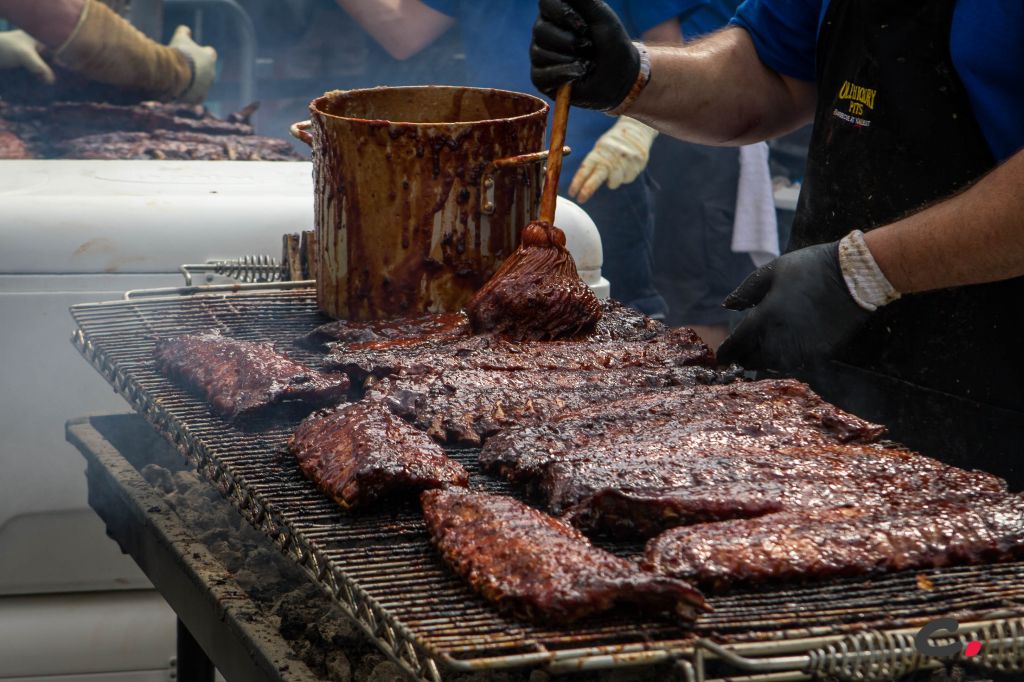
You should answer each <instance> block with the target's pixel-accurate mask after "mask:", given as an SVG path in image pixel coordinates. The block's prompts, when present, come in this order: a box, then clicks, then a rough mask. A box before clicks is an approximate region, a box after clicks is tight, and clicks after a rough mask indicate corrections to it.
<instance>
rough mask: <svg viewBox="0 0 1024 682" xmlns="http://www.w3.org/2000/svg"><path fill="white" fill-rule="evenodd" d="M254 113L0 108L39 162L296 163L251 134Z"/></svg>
mask: <svg viewBox="0 0 1024 682" xmlns="http://www.w3.org/2000/svg"><path fill="white" fill-rule="evenodd" d="M51 99H52V98H51ZM255 109H256V105H255V104H253V105H250V106H248V107H246V108H245V109H243V110H242V111H241V112H239V113H237V114H231V115H230V116H228V117H227V119H226V120H224V119H220V118H217V117H215V116H213V115H212V114H210V112H209V110H207V109H206V108H205V107H202V106H191V105H184V104H165V103H158V102H142V103H139V104H132V105H117V104H107V103H102V102H52V101H47V102H46V104H45V105H31V104H10V103H4V102H0V122H6V125H9V126H10V130H11V131H12V132H14V133H16V134H17V136H18V137H19V138H21V139H22V140H23V141H24V143H25V145H27V147H28V150H29V152H30V153H32V154H33V155H35V156H36V157H38V158H72V159H75V158H77V159H185V160H201V161H209V160H235V159H237V160H242V161H250V160H262V161H296V160H301V159H302V156H301V155H299V154H297V153H296V152H295V150H294V149H292V147H291V146H290V145H289V144H288V143H287V142H286V141H284V140H279V139H276V138H270V137H260V136H257V135H254V134H253V133H254V129H253V126H252V124H251V123H250V121H249V117H250V116H251V115H252V113H253V111H255Z"/></svg>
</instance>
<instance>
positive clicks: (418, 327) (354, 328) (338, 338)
mask: <svg viewBox="0 0 1024 682" xmlns="http://www.w3.org/2000/svg"><path fill="white" fill-rule="evenodd" d="M469 334H470V329H469V320H467V319H466V316H465V315H464V314H463V313H431V314H429V315H420V316H418V317H400V318H396V319H392V320H370V321H368V322H359V321H355V320H335V321H334V322H328V323H327V324H322V325H320V326H319V327H317V328H316V329H314V330H313V331H311V332H310V333H308V334H306V335H305V336H302V337H300V338H299V339H297V341H298V343H301V344H302V345H307V346H312V347H315V348H324V347H327V344H329V343H332V342H335V343H341V344H343V346H342V347H343V348H346V347H347V348H350V349H351V350H391V349H398V348H407V347H415V345H417V344H423V343H437V342H440V341H446V340H451V339H462V338H465V337H468V336H469ZM353 344H354V345H353Z"/></svg>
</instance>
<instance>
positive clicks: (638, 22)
mask: <svg viewBox="0 0 1024 682" xmlns="http://www.w3.org/2000/svg"><path fill="white" fill-rule="evenodd" d="M707 3H708V0H634V1H633V2H628V3H627V5H626V7H625V12H624V14H625V16H622V17H621V18H622V19H623V21H625V23H626V24H627V28H629V30H630V33H632V35H633V37H634V38H639V37H640V34H641V33H643V32H644V31H647V30H648V29H652V28H654V27H655V26H657V25H658V24H661V23H664V22H665V21H668V20H669V19H672V18H674V17H678V16H680V15H683V14H686V13H687V12H690V11H692V10H694V9H695V8H697V7H699V6H700V5H705V4H707ZM612 8H613V9H615V6H614V4H613V5H612Z"/></svg>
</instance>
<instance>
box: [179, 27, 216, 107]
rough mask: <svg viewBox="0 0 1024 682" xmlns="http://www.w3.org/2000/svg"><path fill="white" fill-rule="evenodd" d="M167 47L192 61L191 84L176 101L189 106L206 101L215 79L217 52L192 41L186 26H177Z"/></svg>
mask: <svg viewBox="0 0 1024 682" xmlns="http://www.w3.org/2000/svg"><path fill="white" fill-rule="evenodd" d="M167 46H168V47H173V48H174V49H176V50H178V51H180V52H182V53H183V54H184V55H185V56H186V57H188V58H189V59H191V60H192V68H193V76H192V84H191V85H190V86H189V87H188V89H187V90H185V92H183V93H182V94H181V95H180V96H179V97H178V99H179V100H181V101H182V102H188V103H190V104H199V103H200V102H202V101H203V100H204V99H206V93H208V92H209V91H210V86H211V85H213V80H214V78H216V77H217V51H216V50H215V49H213V48H212V47H203V46H201V45H199V44H198V43H196V41H194V40H192V30H191V29H190V28H189V27H188V26H179V27H178V28H177V29H176V30H175V31H174V36H172V37H171V42H170V43H168V44H167Z"/></svg>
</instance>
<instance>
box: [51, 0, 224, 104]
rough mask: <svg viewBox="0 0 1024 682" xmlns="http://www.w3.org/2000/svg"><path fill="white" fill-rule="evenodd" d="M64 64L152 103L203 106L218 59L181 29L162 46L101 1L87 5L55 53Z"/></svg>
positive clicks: (87, 0) (88, 1)
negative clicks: (172, 102)
mask: <svg viewBox="0 0 1024 682" xmlns="http://www.w3.org/2000/svg"><path fill="white" fill-rule="evenodd" d="M56 59H57V61H58V62H59V63H61V64H63V65H64V66H66V67H68V68H69V69H73V70H75V71H78V72H79V73H81V74H83V75H84V76H86V77H88V78H91V79H92V80H94V81H97V82H99V83H107V84H109V85H117V86H122V87H125V88H129V89H133V90H139V91H141V92H143V93H145V95H146V96H148V97H153V98H156V99H162V100H182V101H185V102H189V103H198V102H201V101H202V100H203V98H205V97H206V92H207V90H208V89H209V87H210V85H211V83H212V82H213V73H214V68H215V65H216V61H217V53H216V51H214V49H213V48H210V47H199V46H198V45H196V44H195V43H194V42H193V41H192V36H191V33H190V32H189V30H188V29H187V28H185V27H179V28H178V30H177V31H175V33H174V38H173V39H172V40H171V45H170V46H165V45H160V44H159V43H156V42H154V41H152V40H150V39H149V38H147V37H146V36H145V35H144V34H142V33H141V32H140V31H139V30H138V29H136V28H135V27H134V26H132V25H131V24H130V23H128V22H127V21H126V20H125V19H123V18H122V17H120V16H118V15H117V13H115V12H114V11H112V10H111V9H110V8H109V7H107V6H106V5H104V4H103V3H102V2H99V1H98V0H86V2H85V5H84V6H83V8H82V14H81V17H80V18H79V20H78V25H77V26H76V27H75V30H74V31H73V32H72V33H71V35H70V37H68V39H67V40H66V41H65V42H64V44H63V45H61V46H60V47H59V48H58V49H57V50H56Z"/></svg>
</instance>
